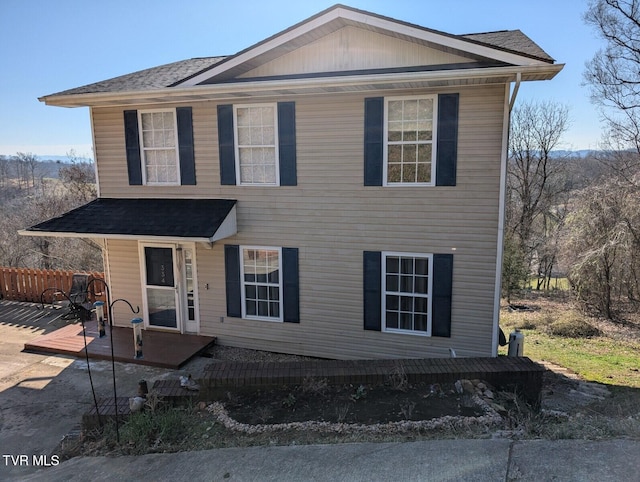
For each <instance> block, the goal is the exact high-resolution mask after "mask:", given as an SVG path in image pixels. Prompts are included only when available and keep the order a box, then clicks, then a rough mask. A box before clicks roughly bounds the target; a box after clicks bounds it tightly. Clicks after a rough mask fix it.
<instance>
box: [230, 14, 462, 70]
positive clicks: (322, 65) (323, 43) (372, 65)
mask: <svg viewBox="0 0 640 482" xmlns="http://www.w3.org/2000/svg"><path fill="white" fill-rule="evenodd" d="M470 61H471V59H469V58H465V57H461V56H459V55H455V54H452V53H446V52H443V51H441V50H436V49H434V48H429V47H425V46H424V45H420V44H417V43H414V42H409V41H406V40H402V39H399V38H394V37H391V36H388V35H383V34H380V33H376V32H373V31H371V30H365V29H362V28H358V27H353V26H347V27H343V28H341V29H340V30H337V31H335V32H333V33H331V34H329V35H326V36H324V37H322V38H320V39H318V40H316V41H315V42H312V43H311V44H309V45H306V46H304V47H300V48H298V49H296V50H294V51H293V52H291V53H288V54H285V55H282V56H281V57H278V58H277V59H274V60H272V61H270V62H266V63H264V64H263V65H261V66H260V67H257V68H255V69H253V70H250V71H249V72H247V73H245V74H243V75H241V76H240V77H246V78H250V77H265V76H273V75H288V74H289V75H290V74H307V73H314V72H337V71H343V70H365V69H380V68H391V67H407V66H418V65H440V64H453V63H463V62H470Z"/></svg>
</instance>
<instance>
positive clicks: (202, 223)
mask: <svg viewBox="0 0 640 482" xmlns="http://www.w3.org/2000/svg"><path fill="white" fill-rule="evenodd" d="M235 205H236V201H235V200H232V199H112V198H99V199H95V200H94V201H91V202H90V203H88V204H85V205H84V206H80V207H79V208H76V209H74V210H72V211H69V212H68V213H65V214H63V215H61V216H58V217H56V218H53V219H49V220H47V221H44V222H42V223H39V224H36V225H35V226H31V227H30V228H27V229H25V230H22V231H20V234H22V235H27V236H54V237H74V238H107V239H145V240H149V239H156V240H181V241H195V242H209V243H210V242H213V241H216V240H218V239H222V238H225V237H228V236H231V235H233V234H235V233H236V213H235V210H234V208H235Z"/></svg>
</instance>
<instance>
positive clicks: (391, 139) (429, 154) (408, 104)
mask: <svg viewBox="0 0 640 482" xmlns="http://www.w3.org/2000/svg"><path fill="white" fill-rule="evenodd" d="M436 99H437V97H436V96H425V97H403V98H389V99H385V102H386V103H385V119H386V120H385V151H384V157H385V184H386V185H394V184H398V185H400V184H426V185H429V184H433V181H434V179H433V178H434V167H435V146H434V139H435V132H434V131H435V125H436V117H435V113H436V102H437V101H436Z"/></svg>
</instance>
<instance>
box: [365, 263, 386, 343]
mask: <svg viewBox="0 0 640 482" xmlns="http://www.w3.org/2000/svg"><path fill="white" fill-rule="evenodd" d="M363 260H364V262H363V272H364V282H363V285H364V329H365V330H375V331H380V330H381V329H382V312H381V311H382V280H381V276H382V253H381V252H380V251H365V252H364V257H363Z"/></svg>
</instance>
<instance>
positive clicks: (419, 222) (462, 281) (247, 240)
mask: <svg viewBox="0 0 640 482" xmlns="http://www.w3.org/2000/svg"><path fill="white" fill-rule="evenodd" d="M448 92H459V93H460V112H459V119H460V120H459V142H458V171H457V186H455V187H404V186H403V187H365V186H364V185H363V138H364V98H365V97H367V95H365V94H362V93H354V94H340V95H332V96H329V95H326V96H308V97H300V98H282V99H273V98H269V99H265V102H272V101H277V100H283V101H292V100H293V101H295V102H296V131H297V181H298V185H297V186H291V187H289V186H287V187H264V188H262V187H255V186H243V187H241V186H221V185H220V181H219V162H218V147H217V119H216V103H214V102H201V103H194V104H193V105H192V107H193V118H194V122H193V124H194V137H195V152H196V172H197V174H196V176H197V183H198V184H197V185H196V186H177V187H163V188H156V187H147V186H129V185H128V183H127V179H126V160H125V151H124V132H123V120H122V111H123V108H119V109H118V108H94V109H93V115H94V126H95V130H96V154H97V159H98V164H99V169H100V182H101V195H102V196H103V197H160V196H161V197H202V198H204V197H211V198H230V199H237V200H238V205H237V222H238V234H237V235H236V236H233V237H231V238H228V239H225V240H222V241H219V242H217V243H216V244H215V245H214V246H213V247H212V248H210V247H208V246H205V245H198V246H197V255H196V259H197V270H198V289H199V304H200V320H201V321H200V323H201V334H204V335H212V336H216V337H218V342H219V343H221V344H228V345H236V346H243V347H249V348H255V349H266V350H273V351H279V352H290V353H300V354H306V355H314V356H321V357H329V358H368V357H376V358H379V357H418V356H448V355H449V351H448V348H450V347H451V348H454V349H455V350H456V352H457V353H458V355H459V356H492V355H494V354H493V353H491V338H492V336H491V335H492V327H493V303H494V285H495V271H496V267H495V263H496V242H497V241H496V240H497V227H498V212H499V209H498V208H499V206H498V196H499V179H500V159H501V147H502V137H501V134H502V130H503V129H502V122H503V116H504V111H503V107H504V99H505V93H506V88H505V86H496V85H491V86H475V87H465V88H459V89H452V88H447V89H446V90H429V91H425V93H436V94H437V93H448ZM407 93H412V94H415V92H406V91H402V92H394V93H393V95H403V94H407ZM373 95H382V93H375V94H373ZM251 102H255V101H254V100H253V99H252V100H251ZM185 215H188V213H185ZM225 243H226V244H239V245H259V246H274V247H280V246H285V247H296V248H298V249H299V269H300V323H299V324H294V323H274V322H265V321H254V320H241V319H234V318H228V317H226V302H225V278H224V244H225ZM365 250H376V251H401V252H417V253H453V254H454V274H453V313H452V336H451V338H438V337H423V336H411V335H402V334H395V333H393V334H392V333H381V332H372V331H365V330H363V319H362V317H363V315H362V310H363V307H362V304H363V300H362V296H363V294H362V291H363V274H362V262H363V261H362V259H363V251H365ZM137 257H138V248H137V244H136V242H124V241H122V242H121V241H118V242H115V241H110V242H109V259H110V262H109V264H110V268H111V276H112V278H111V279H112V284H113V285H114V286H118V288H117V290H118V293H119V294H120V295H121V296H125V297H127V298H128V299H132V298H134V299H136V297H141V291H140V270H139V266H138V261H137ZM207 285H208V286H209V289H207V288H206V286H207ZM137 302H138V301H136V303H137ZM139 303H140V304H141V300H140V301H139ZM221 320H222V321H221Z"/></svg>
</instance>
